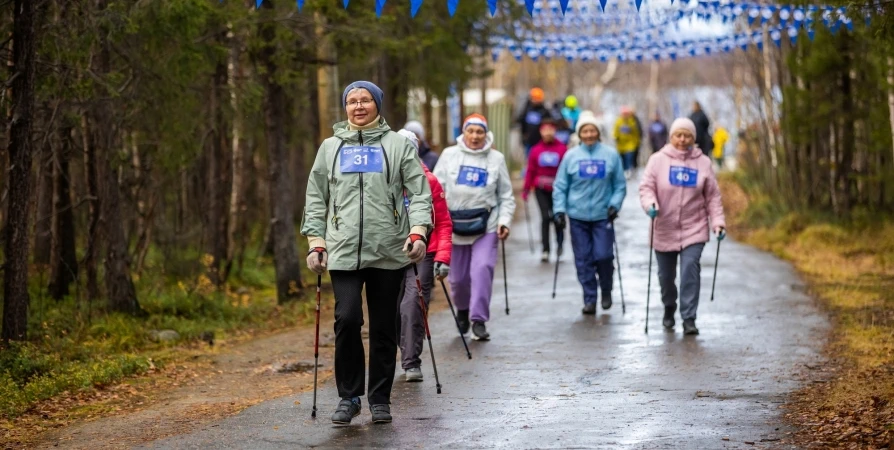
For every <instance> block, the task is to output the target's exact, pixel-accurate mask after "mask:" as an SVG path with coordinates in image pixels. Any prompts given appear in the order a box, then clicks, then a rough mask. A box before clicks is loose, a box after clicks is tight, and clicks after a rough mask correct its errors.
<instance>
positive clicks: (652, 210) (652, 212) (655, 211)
mask: <svg viewBox="0 0 894 450" xmlns="http://www.w3.org/2000/svg"><path fill="white" fill-rule="evenodd" d="M646 214H648V215H649V217H651V218H653V219H654V218H656V217H658V205H656V204H654V203H652V207H651V208H649V210H648V211H646Z"/></svg>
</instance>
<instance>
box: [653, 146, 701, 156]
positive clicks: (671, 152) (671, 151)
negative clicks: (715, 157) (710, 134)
mask: <svg viewBox="0 0 894 450" xmlns="http://www.w3.org/2000/svg"><path fill="white" fill-rule="evenodd" d="M661 153H664V154H665V155H667V156H670V157H671V158H673V159H679V160H687V159H698V158H700V157H701V156H702V150H701V149H700V148H698V147H696V146H694V145H693V146H692V148H690V149H689V150H687V151H682V150H677V148H676V147H674V146H673V145H671V144H667V145H665V146H664V147H662V148H661Z"/></svg>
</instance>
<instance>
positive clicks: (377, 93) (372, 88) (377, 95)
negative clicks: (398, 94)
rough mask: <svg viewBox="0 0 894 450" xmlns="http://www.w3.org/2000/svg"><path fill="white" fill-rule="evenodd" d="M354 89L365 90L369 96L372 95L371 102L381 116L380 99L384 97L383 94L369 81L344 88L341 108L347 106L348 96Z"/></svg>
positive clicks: (357, 82)
mask: <svg viewBox="0 0 894 450" xmlns="http://www.w3.org/2000/svg"><path fill="white" fill-rule="evenodd" d="M354 89H366V91H367V92H369V95H372V98H373V101H374V102H376V110H377V111H379V114H380V115H381V114H382V99H383V98H384V97H385V94H384V93H383V92H382V90H381V89H379V87H378V86H376V85H375V84H373V83H370V82H369V81H355V82H353V83H351V84H349V85H348V87H346V88H345V92H344V93H343V94H341V104H342V106H348V94H349V93H350V92H351V91H353V90H354Z"/></svg>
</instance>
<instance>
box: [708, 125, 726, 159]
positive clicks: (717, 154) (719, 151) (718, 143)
mask: <svg viewBox="0 0 894 450" xmlns="http://www.w3.org/2000/svg"><path fill="white" fill-rule="evenodd" d="M727 141H729V132H728V131H726V128H723V127H721V126H718V127H717V128H716V129H715V130H714V152H713V155H712V156H713V157H714V161H716V162H717V167H720V168H723V155H724V153H725V152H724V151H723V147H724V146H725V145H726V142H727Z"/></svg>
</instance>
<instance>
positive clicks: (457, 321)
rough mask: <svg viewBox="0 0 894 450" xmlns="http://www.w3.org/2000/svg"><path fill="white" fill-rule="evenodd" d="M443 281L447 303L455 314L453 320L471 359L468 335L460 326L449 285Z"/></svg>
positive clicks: (442, 285) (442, 286)
mask: <svg viewBox="0 0 894 450" xmlns="http://www.w3.org/2000/svg"><path fill="white" fill-rule="evenodd" d="M440 281H441V288H443V289H444V297H447V304H448V305H450V313H451V314H453V321H454V322H456V331H459V337H460V338H462V340H463V347H465V348H466V355H467V356H468V357H469V359H472V352H470V351H469V344H466V337H465V336H464V335H463V331H462V330H461V329H460V328H459V319H457V318H456V311H455V310H454V309H453V302H451V301H450V293H449V292H447V285H445V284H444V280H440Z"/></svg>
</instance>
